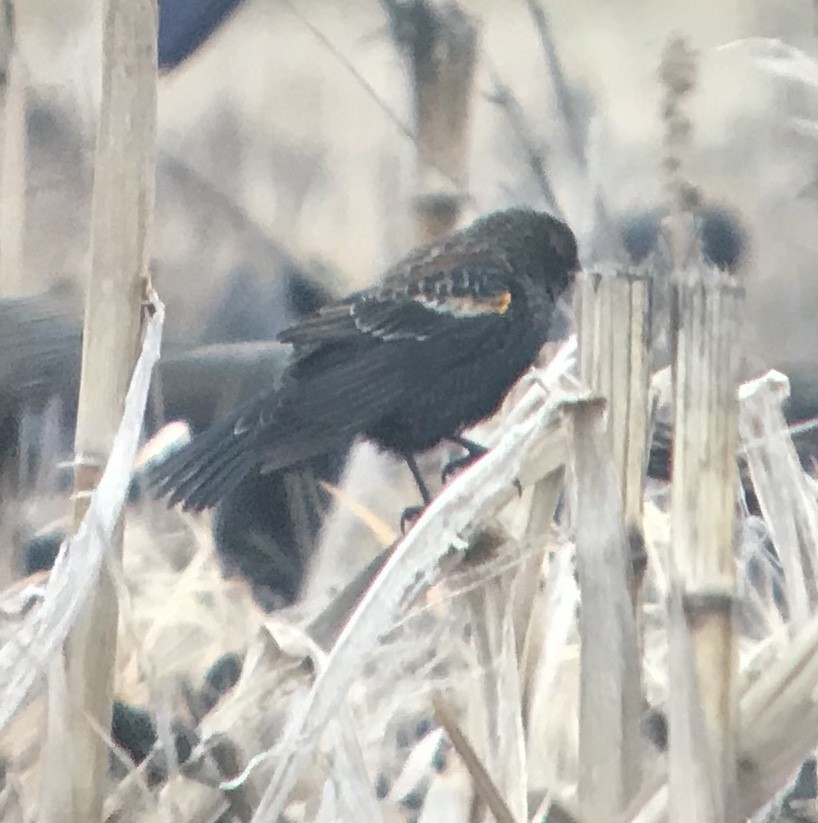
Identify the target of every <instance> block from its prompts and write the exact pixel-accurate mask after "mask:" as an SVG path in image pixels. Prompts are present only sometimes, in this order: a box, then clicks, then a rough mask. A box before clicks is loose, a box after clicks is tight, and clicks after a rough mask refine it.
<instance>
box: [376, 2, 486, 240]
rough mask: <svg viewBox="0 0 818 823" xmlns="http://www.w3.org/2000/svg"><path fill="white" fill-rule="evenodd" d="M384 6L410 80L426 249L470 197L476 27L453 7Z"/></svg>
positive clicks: (419, 226) (420, 229)
mask: <svg viewBox="0 0 818 823" xmlns="http://www.w3.org/2000/svg"><path fill="white" fill-rule="evenodd" d="M385 6H386V8H387V11H388V13H389V15H390V18H391V21H392V28H393V31H394V36H395V39H396V41H397V43H398V46H399V47H400V49H401V50H402V51H403V53H404V54H405V55H406V57H407V60H408V63H409V67H410V71H411V74H412V84H413V93H414V102H415V132H416V140H417V149H418V155H417V187H416V192H415V227H416V228H415V236H416V240H417V241H418V242H419V243H426V242H428V241H429V240H432V239H434V238H435V237H439V236H440V235H443V234H447V233H448V232H450V231H451V230H452V229H453V228H454V227H455V226H456V224H457V221H458V219H459V217H460V210H461V206H462V204H463V201H464V199H465V196H466V192H467V190H468V177H469V126H470V122H471V121H470V109H471V101H472V97H473V89H474V73H475V66H476V63H477V27H476V25H475V24H474V22H473V21H472V19H471V18H470V17H469V16H468V15H467V14H466V13H465V12H464V11H463V10H462V9H460V8H459V7H458V6H457V5H456V4H454V3H449V4H447V5H445V6H436V5H433V4H432V3H430V2H428V0H410V2H407V3H398V2H386V3H385Z"/></svg>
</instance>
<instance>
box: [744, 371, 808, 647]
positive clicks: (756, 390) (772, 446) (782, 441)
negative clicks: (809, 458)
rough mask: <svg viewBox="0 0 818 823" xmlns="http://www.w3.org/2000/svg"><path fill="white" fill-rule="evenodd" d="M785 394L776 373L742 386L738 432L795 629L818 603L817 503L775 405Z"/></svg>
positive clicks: (785, 388) (783, 380)
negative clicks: (775, 553)
mask: <svg viewBox="0 0 818 823" xmlns="http://www.w3.org/2000/svg"><path fill="white" fill-rule="evenodd" d="M788 395H789V381H788V380H787V378H786V377H785V376H784V375H783V374H780V373H778V372H774V371H773V372H768V373H767V374H766V375H764V376H763V377H760V378H758V379H757V380H753V381H751V382H749V383H746V384H744V385H743V386H742V387H741V390H740V393H739V398H740V400H741V407H740V414H739V431H740V434H741V440H742V445H743V446H744V451H745V453H746V455H747V462H748V464H749V466H750V476H751V477H752V481H753V489H754V490H755V494H756V497H757V498H758V502H759V505H760V507H761V512H762V514H763V515H764V520H765V522H766V523H767V525H768V527H769V529H770V534H771V536H772V538H773V543H774V544H775V548H776V551H777V552H778V556H779V558H780V560H781V566H782V568H783V570H784V585H785V587H786V592H787V605H788V607H789V625H790V629H791V632H792V633H795V632H796V631H798V630H799V629H800V628H801V627H802V626H803V625H804V624H805V623H806V622H807V620H808V618H809V617H810V615H811V614H812V613H813V612H814V610H815V604H816V601H818V568H816V559H815V556H814V555H815V547H816V546H818V502H816V500H815V493H814V491H813V490H812V489H811V488H810V486H809V480H808V478H807V476H806V475H805V474H804V470H803V469H802V468H801V461H800V460H799V458H798V453H797V452H796V450H795V446H794V445H793V442H792V439H791V438H790V435H789V431H788V429H787V421H786V420H785V419H784V413H783V411H782V409H781V401H782V400H783V399H785V398H786V397H787V396H788Z"/></svg>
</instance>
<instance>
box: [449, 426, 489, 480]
mask: <svg viewBox="0 0 818 823" xmlns="http://www.w3.org/2000/svg"><path fill="white" fill-rule="evenodd" d="M446 439H447V440H448V441H449V442H450V443H455V444H456V445H458V446H460V447H461V448H463V449H465V450H466V452H467V454H466V456H465V457H458V458H456V459H455V460H450V461H449V462H448V463H447V464H446V465H445V466H444V467H443V471H441V472H440V479H441V480H442V481H443V482H444V483H445V482H446V480H448V478H449V477H450V476H451V475H453V474H455V473H456V472H459V471H460V469H465V468H466V467H467V466H470V465H471V464H472V463H474V461H475V460H477V459H478V458H480V457H482V456H483V455H484V454H485V453H486V452H487V451H488V449H487V448H486V447H485V446H481V445H480V444H479V443H475V442H474V441H473V440H467V439H466V438H465V437H460V435H457V434H456V435H454V436H453V437H447V438H446Z"/></svg>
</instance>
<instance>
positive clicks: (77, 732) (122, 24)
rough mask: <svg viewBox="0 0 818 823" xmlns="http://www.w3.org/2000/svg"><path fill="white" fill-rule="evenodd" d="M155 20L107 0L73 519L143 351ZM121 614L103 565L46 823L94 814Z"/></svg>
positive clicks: (78, 628) (73, 644)
mask: <svg viewBox="0 0 818 823" xmlns="http://www.w3.org/2000/svg"><path fill="white" fill-rule="evenodd" d="M156 26H157V5H156V0H138V2H134V1H133V0H106V3H105V7H104V18H103V70H102V71H103V74H102V96H101V107H100V114H99V129H98V134H97V147H96V158H95V174H94V192H93V205H92V236H91V247H92V267H91V276H90V279H89V282H88V289H87V292H86V307H85V327H84V334H83V353H82V380H81V386H80V398H79V409H78V419H77V433H76V438H75V449H76V455H77V458H76V479H75V490H76V503H75V522H76V524H79V523H80V521H81V520H82V517H83V515H84V514H85V511H86V509H87V506H88V501H89V498H90V493H91V492H92V491H93V489H94V488H95V486H96V484H97V482H98V480H99V477H100V474H101V470H102V466H103V465H104V463H105V460H106V457H107V455H108V452H109V450H110V448H111V444H112V441H113V438H114V435H115V434H116V431H117V428H118V425H119V421H120V418H121V416H122V411H123V408H124V401H125V396H126V393H127V390H128V384H129V381H130V377H131V372H132V369H133V366H134V363H135V360H136V354H137V351H138V346H139V339H140V332H141V326H142V306H143V304H144V302H145V300H146V296H147V287H148V261H149V255H150V246H149V244H150V235H151V222H152V216H153V200H154V168H155V135H156V62H157V54H156V37H157V29H156ZM111 550H112V553H113V555H114V558H116V557H121V552H122V530H121V525H120V528H119V529H118V530H117V534H116V535H115V538H114V545H113V546H112V547H111ZM115 562H116V560H115ZM117 619H118V607H117V601H116V594H115V587H114V582H113V580H112V577H111V574H110V571H109V570H108V569H106V568H105V567H103V570H102V573H101V575H100V579H99V584H98V588H97V592H96V597H95V598H94V600H93V601H92V603H91V604H90V606H89V607H88V608H87V609H86V610H85V613H84V614H83V616H82V617H81V618H80V619H79V621H78V622H77V623H76V625H75V626H74V627H73V630H72V633H71V634H70V635H69V638H68V640H67V642H66V646H65V658H66V660H65V663H66V667H65V673H64V689H58V688H56V686H55V685H54V683H52V688H50V698H51V699H50V703H49V716H50V718H49V725H50V728H51V729H52V730H54V734H53V735H52V734H49V740H48V743H47V750H48V754H50V756H51V757H52V759H56V757H58V756H59V754H58V752H59V751H60V746H59V741H60V737H61V736H64V739H67V740H70V741H71V752H72V755H71V758H70V760H66V761H65V767H66V768H65V769H64V773H65V777H66V779H65V780H64V781H60V782H57V781H55V784H57V783H59V787H60V789H58V790H53V791H52V787H51V786H50V785H46V786H44V789H43V792H42V805H43V809H42V819H44V820H49V821H66V823H69V822H70V823H80V821H83V823H88V822H89V821H95V820H100V819H101V815H102V803H103V798H104V793H105V786H106V774H107V766H108V751H107V747H106V745H105V742H104V740H103V739H100V737H99V736H98V734H97V732H96V731H95V729H94V725H96V727H97V728H101V729H107V728H109V727H110V722H111V705H112V689H113V671H114V660H115V656H116V633H117ZM57 668H59V667H57ZM59 679H61V678H59ZM56 682H57V681H55V683H56ZM89 719H90V720H91V721H92V722H91V723H89ZM57 726H61V727H62V728H61V729H60V730H58V729H57ZM63 756H64V753H63ZM55 788H56V785H55Z"/></svg>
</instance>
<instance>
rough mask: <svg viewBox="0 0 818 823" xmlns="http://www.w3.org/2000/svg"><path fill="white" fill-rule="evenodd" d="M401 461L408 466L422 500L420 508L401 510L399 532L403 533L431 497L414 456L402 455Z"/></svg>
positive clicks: (413, 507) (410, 507) (411, 507)
mask: <svg viewBox="0 0 818 823" xmlns="http://www.w3.org/2000/svg"><path fill="white" fill-rule="evenodd" d="M403 459H404V460H405V461H406V465H407V466H409V471H410V472H412V477H414V478H415V484H416V485H417V487H418V491H419V492H420V496H421V497H422V498H423V505H422V506H409V507H407V508H405V509H404V510H403V514H402V515H401V516H400V530H401V532H403V533H405V532H406V524H407V523H409V522H411V521H412V520H414V519H415V518H416V517H417V516H418V515H419V514H420V513H421V512H422V511H423V510H424V509H425V508H426V506H428V505H429V503H430V502H431V500H432V495H431V492H430V491H429V487H428V486H427V485H426V481H425V480H424V479H423V475H422V474H421V473H420V469H419V468H418V464H417V462H416V461H415V458H414V455H412V454H409V453H407V454H404V456H403Z"/></svg>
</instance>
